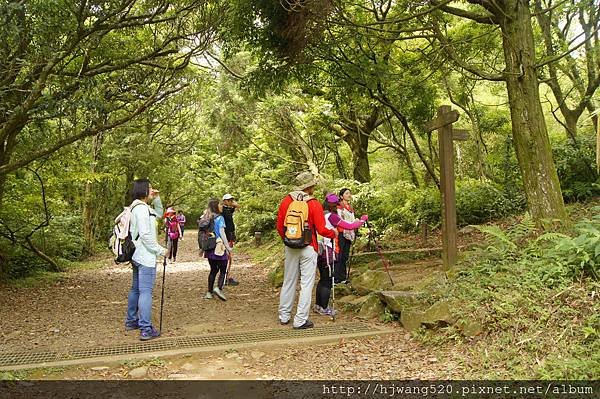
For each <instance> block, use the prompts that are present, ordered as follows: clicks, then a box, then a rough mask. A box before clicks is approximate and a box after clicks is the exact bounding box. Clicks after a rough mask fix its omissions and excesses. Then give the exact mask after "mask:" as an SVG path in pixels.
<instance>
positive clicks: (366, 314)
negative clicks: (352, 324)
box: [358, 295, 384, 319]
mask: <svg viewBox="0 0 600 399" xmlns="http://www.w3.org/2000/svg"><path fill="white" fill-rule="evenodd" d="M365 298H366V300H365V301H364V302H363V304H362V305H361V307H360V311H359V312H358V317H360V318H361V319H375V318H378V317H379V316H380V315H381V314H382V313H383V312H384V306H383V303H381V300H380V299H379V296H378V295H369V296H367V297H365Z"/></svg>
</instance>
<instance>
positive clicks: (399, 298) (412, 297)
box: [378, 291, 420, 314]
mask: <svg viewBox="0 0 600 399" xmlns="http://www.w3.org/2000/svg"><path fill="white" fill-rule="evenodd" d="M378 295H379V297H380V298H381V300H382V302H383V303H385V306H386V307H387V308H388V309H389V310H391V311H392V312H393V313H398V314H401V313H402V310H403V309H407V308H414V307H416V306H417V305H418V304H419V302H418V300H417V297H418V296H419V295H420V293H419V292H414V291H380V292H379V293H378Z"/></svg>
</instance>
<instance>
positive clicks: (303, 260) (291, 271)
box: [277, 172, 338, 329]
mask: <svg viewBox="0 0 600 399" xmlns="http://www.w3.org/2000/svg"><path fill="white" fill-rule="evenodd" d="M296 184H297V187H296V189H295V190H294V191H292V192H291V193H290V194H289V195H287V196H286V197H285V198H284V199H283V200H282V201H281V204H280V205H279V211H278V214H277V232H278V233H279V235H280V236H281V238H282V239H283V242H284V244H285V245H286V246H285V262H284V271H283V286H282V287H281V294H280V297H279V321H280V323H281V324H282V325H286V324H288V323H289V322H290V318H291V314H292V306H293V305H294V300H295V296H296V283H297V282H298V276H299V277H300V297H299V299H298V307H297V310H296V316H295V317H294V323H293V326H294V328H295V329H305V328H311V327H313V326H314V324H313V322H312V321H310V320H309V319H308V313H309V311H310V303H311V299H312V298H311V297H312V288H313V285H314V283H315V274H316V268H317V253H318V251H319V247H318V245H317V235H316V233H319V234H320V235H322V236H323V237H327V238H334V237H336V236H337V234H338V232H337V230H335V229H328V228H327V227H325V217H324V214H323V207H322V206H321V204H320V203H319V201H317V200H316V199H315V198H314V197H313V196H312V195H313V192H314V189H315V186H316V185H317V180H316V178H315V177H314V176H313V175H312V173H310V172H302V173H300V174H299V175H298V176H296Z"/></svg>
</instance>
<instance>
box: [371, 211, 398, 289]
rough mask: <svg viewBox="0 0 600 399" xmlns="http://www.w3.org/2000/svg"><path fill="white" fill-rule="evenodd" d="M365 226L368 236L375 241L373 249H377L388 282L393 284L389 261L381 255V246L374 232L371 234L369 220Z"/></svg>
mask: <svg viewBox="0 0 600 399" xmlns="http://www.w3.org/2000/svg"><path fill="white" fill-rule="evenodd" d="M365 226H367V229H369V236H370V237H372V239H373V242H374V243H375V249H376V250H377V255H379V258H380V259H381V263H383V267H384V269H385V271H386V272H387V275H388V277H389V278H390V282H391V283H392V286H393V285H394V280H393V279H392V275H391V274H390V268H389V262H388V260H387V259H386V258H385V257H384V256H383V253H382V252H381V247H380V246H379V240H377V238H376V237H375V234H373V230H371V224H370V223H369V222H366V223H365Z"/></svg>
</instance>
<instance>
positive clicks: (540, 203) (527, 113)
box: [500, 0, 567, 225]
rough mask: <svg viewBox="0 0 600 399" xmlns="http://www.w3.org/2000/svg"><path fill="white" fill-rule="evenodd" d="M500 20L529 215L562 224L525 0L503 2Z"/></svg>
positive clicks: (563, 214) (562, 209)
mask: <svg viewBox="0 0 600 399" xmlns="http://www.w3.org/2000/svg"><path fill="white" fill-rule="evenodd" d="M503 11H504V13H505V14H504V15H505V17H504V18H503V19H502V20H501V21H500V28H501V30H502V34H503V38H502V39H503V40H502V45H503V49H504V56H505V60H506V87H507V91H508V98H509V103H510V112H511V121H512V130H513V144H514V146H515V152H516V154H517V159H518V161H519V166H520V169H521V173H522V176H523V185H524V188H525V195H526V197H527V203H528V206H529V211H530V213H531V216H532V217H533V219H534V220H535V221H536V223H537V224H538V225H541V223H542V221H543V219H549V220H552V219H559V220H562V221H567V214H566V211H565V205H564V202H563V197H562V193H561V190H560V184H559V181H558V175H557V173H556V168H555V166H554V160H553V159H552V151H551V147H550V140H549V138H548V131H547V128H546V121H545V119H544V114H543V111H542V106H541V102H540V97H539V88H538V80H537V75H536V70H535V46H534V42H533V31H532V26H531V12H530V10H529V4H528V1H527V0H508V1H506V3H505V6H504V7H503Z"/></svg>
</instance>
